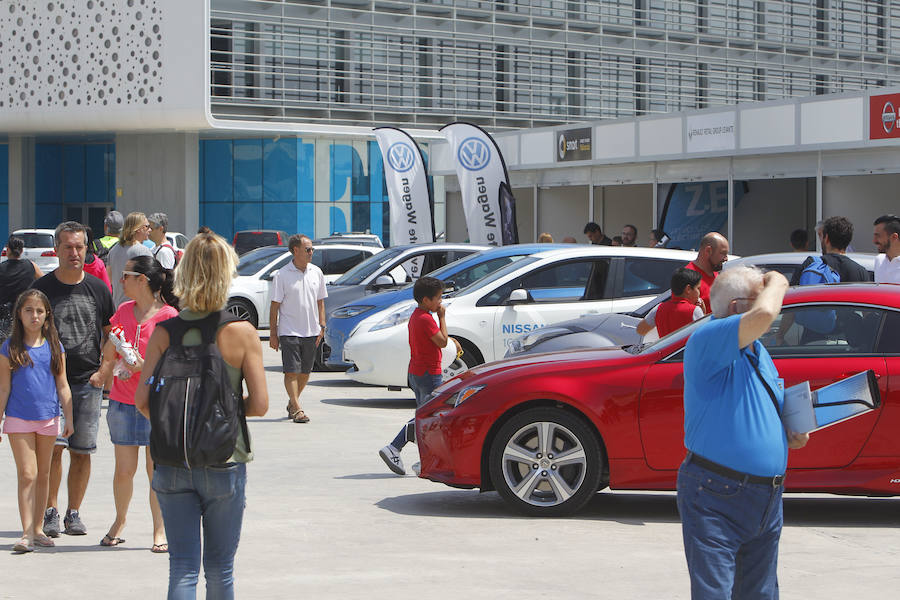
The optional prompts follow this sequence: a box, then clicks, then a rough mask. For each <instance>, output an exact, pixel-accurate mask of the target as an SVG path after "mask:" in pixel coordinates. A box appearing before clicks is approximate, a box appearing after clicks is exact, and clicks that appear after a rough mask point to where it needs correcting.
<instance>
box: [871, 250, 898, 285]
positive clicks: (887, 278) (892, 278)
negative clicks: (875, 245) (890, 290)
mask: <svg viewBox="0 0 900 600" xmlns="http://www.w3.org/2000/svg"><path fill="white" fill-rule="evenodd" d="M875 283H900V256H895V257H894V260H888V257H887V254H883V253H882V254H879V255H878V256H876V257H875Z"/></svg>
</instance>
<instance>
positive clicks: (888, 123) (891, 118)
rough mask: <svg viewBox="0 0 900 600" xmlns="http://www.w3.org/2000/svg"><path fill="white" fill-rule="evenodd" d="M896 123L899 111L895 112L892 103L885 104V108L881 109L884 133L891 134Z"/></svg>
mask: <svg viewBox="0 0 900 600" xmlns="http://www.w3.org/2000/svg"><path fill="white" fill-rule="evenodd" d="M896 123H897V111H896V110H894V105H893V104H891V103H890V101H888V102H885V103H884V108H882V109H881V126H882V127H884V132H885V133H890V132H891V131H893V130H894V125H895V124H896Z"/></svg>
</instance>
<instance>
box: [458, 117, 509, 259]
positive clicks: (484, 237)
mask: <svg viewBox="0 0 900 600" xmlns="http://www.w3.org/2000/svg"><path fill="white" fill-rule="evenodd" d="M441 132H442V133H443V134H444V135H445V136H446V137H447V141H449V142H450V152H451V156H453V160H454V162H455V164H456V177H457V179H458V180H459V189H460V193H461V195H462V204H463V211H464V212H465V215H466V227H467V228H468V230H469V241H470V242H472V243H473V244H489V245H491V246H502V245H503V244H504V238H503V225H502V217H501V212H500V202H499V195H500V184H501V183H506V184H508V183H509V178H508V177H507V174H506V163H504V162H503V156H502V155H501V154H500V149H499V148H498V147H497V144H496V143H495V142H494V140H493V138H491V136H490V135H488V133H487V132H486V131H485V130H483V129H481V128H480V127H476V126H475V125H471V124H469V123H451V124H449V125H445V126H444V127H442V128H441ZM506 243H511V242H506Z"/></svg>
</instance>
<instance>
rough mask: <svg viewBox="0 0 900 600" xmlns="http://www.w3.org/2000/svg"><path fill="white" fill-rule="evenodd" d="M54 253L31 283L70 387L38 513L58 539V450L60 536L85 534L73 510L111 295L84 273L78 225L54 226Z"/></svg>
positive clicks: (94, 412) (90, 435)
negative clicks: (50, 266)
mask: <svg viewBox="0 0 900 600" xmlns="http://www.w3.org/2000/svg"><path fill="white" fill-rule="evenodd" d="M54 240H55V248H56V254H57V256H58V257H59V267H58V268H56V269H55V270H54V271H52V272H50V273H48V274H47V275H44V276H43V277H41V278H40V279H38V280H37V281H35V282H34V284H33V285H32V287H33V288H35V289H38V290H41V291H42V292H44V293H45V294H46V295H47V297H48V298H49V299H50V306H51V307H52V309H53V318H54V321H55V323H56V328H57V330H58V331H59V339H60V342H62V345H63V348H65V351H66V379H68V381H69V387H70V388H71V389H72V418H73V420H74V423H73V426H74V428H75V432H74V433H73V434H72V435H71V436H69V438H68V440H66V438H62V437H61V438H58V439H57V442H56V443H57V446H56V448H54V451H53V461H52V463H51V466H50V491H49V494H48V498H47V510H46V512H45V513H44V533H45V534H46V535H49V536H51V537H56V536H58V535H59V512H58V511H57V509H56V506H57V494H58V492H59V485H60V481H61V479H62V449H63V448H64V447H66V446H68V448H69V458H70V462H69V476H68V508H67V510H66V515H65V519H64V521H63V522H64V525H65V533H67V534H69V535H84V534H85V533H87V530H86V528H85V526H84V523H82V522H81V518H80V517H79V515H78V510H79V508H80V506H81V502H82V500H84V494H85V491H86V490H87V485H88V480H89V479H90V475H91V454H92V453H93V452H95V451H96V450H97V430H98V429H99V427H100V402H101V400H102V396H103V383H104V382H103V381H96V379H97V376H96V373H97V370H98V369H99V368H100V349H101V347H102V340H103V339H104V337H105V335H106V334H107V333H108V332H109V319H110V317H112V315H113V313H114V312H115V307H114V306H113V301H112V294H110V292H109V288H108V287H106V284H105V283H104V282H102V281H100V280H99V279H97V278H96V277H94V276H93V275H91V274H89V273H85V272H84V259H85V251H86V250H87V235H86V232H85V230H84V226H83V225H81V224H80V223H76V222H74V221H66V222H65V223H62V224H60V225H59V226H58V227H57V228H56V233H55V237H54Z"/></svg>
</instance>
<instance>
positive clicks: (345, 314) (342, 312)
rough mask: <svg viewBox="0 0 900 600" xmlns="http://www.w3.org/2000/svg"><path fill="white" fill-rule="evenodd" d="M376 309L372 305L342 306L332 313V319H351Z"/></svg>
mask: <svg viewBox="0 0 900 600" xmlns="http://www.w3.org/2000/svg"><path fill="white" fill-rule="evenodd" d="M373 308H375V307H374V306H372V305H363V304H360V305H356V306H342V307H340V308H338V309H336V310H333V311H331V318H332V319H349V318H351V317H355V316H357V315H361V314H363V313H364V312H369V311H370V310H372V309H373Z"/></svg>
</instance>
